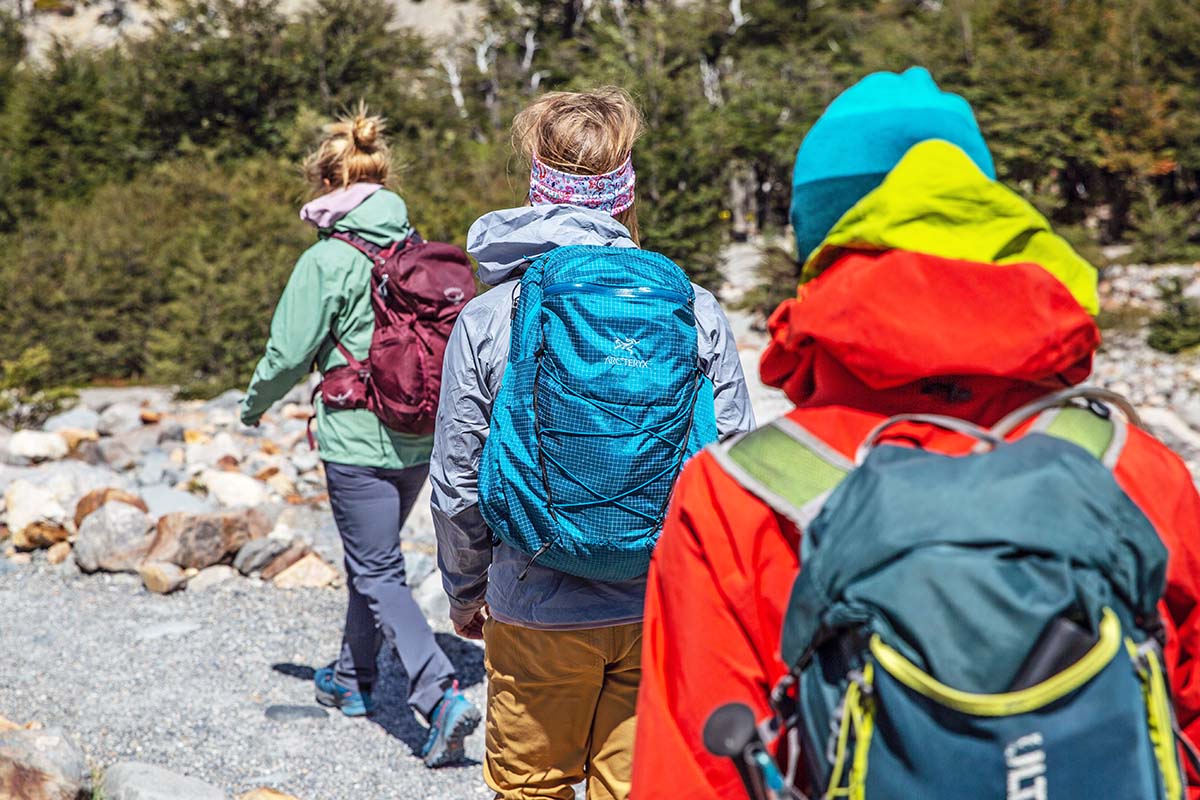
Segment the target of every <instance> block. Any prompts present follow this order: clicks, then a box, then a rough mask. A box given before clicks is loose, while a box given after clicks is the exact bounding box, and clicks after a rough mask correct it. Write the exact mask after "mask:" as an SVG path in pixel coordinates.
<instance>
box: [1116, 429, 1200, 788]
mask: <svg viewBox="0 0 1200 800" xmlns="http://www.w3.org/2000/svg"><path fill="white" fill-rule="evenodd" d="M1130 433H1131V436H1130V440H1129V443H1128V445H1126V447H1125V450H1124V452H1123V453H1122V455H1121V460H1120V462H1119V463H1118V464H1117V470H1116V477H1117V481H1118V482H1119V483H1120V484H1121V487H1122V488H1123V489H1124V490H1125V491H1126V493H1127V494H1128V495H1129V496H1130V498H1131V499H1132V500H1133V501H1134V502H1135V503H1136V504H1137V505H1138V507H1139V508H1140V509H1141V510H1142V513H1144V514H1145V515H1146V517H1147V518H1148V519H1149V520H1150V522H1151V523H1152V524H1153V525H1154V528H1155V530H1156V531H1158V534H1159V536H1160V537H1161V538H1162V541H1163V544H1164V545H1165V546H1166V548H1167V588H1166V592H1165V593H1164V594H1163V599H1162V601H1161V603H1160V605H1159V609H1160V612H1161V616H1162V620H1163V626H1164V627H1165V629H1166V634H1167V643H1166V646H1165V648H1164V649H1163V658H1164V660H1165V661H1166V667H1167V677H1168V679H1169V681H1170V685H1171V700H1172V703H1173V705H1174V707H1175V716H1176V719H1177V720H1178V722H1179V726H1180V728H1181V729H1182V730H1183V732H1184V734H1185V735H1186V736H1187V738H1188V739H1189V740H1190V741H1191V742H1193V743H1195V744H1196V745H1197V746H1200V495H1198V494H1197V492H1196V486H1195V484H1194V483H1193V482H1192V478H1191V476H1190V474H1189V472H1188V469H1187V466H1186V465H1184V463H1183V462H1182V461H1181V460H1180V459H1179V458H1178V457H1177V456H1175V454H1173V453H1171V452H1170V451H1169V450H1168V449H1167V448H1166V447H1165V446H1164V445H1162V444H1161V443H1160V442H1158V441H1156V440H1154V439H1152V438H1151V437H1150V436H1149V435H1147V434H1145V433H1143V432H1142V431H1140V430H1136V429H1135V430H1131V432H1130ZM1184 763H1185V764H1186V763H1187V762H1186V760H1185V762H1184ZM1188 772H1189V777H1190V780H1189V784H1190V787H1189V789H1188V797H1189V798H1190V800H1200V775H1197V774H1196V773H1195V772H1194V771H1193V770H1192V769H1191V768H1190V766H1189V767H1188Z"/></svg>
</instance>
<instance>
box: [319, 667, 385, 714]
mask: <svg viewBox="0 0 1200 800" xmlns="http://www.w3.org/2000/svg"><path fill="white" fill-rule="evenodd" d="M313 685H314V686H316V689H317V702H318V703H320V704H321V705H323V706H331V707H333V708H336V709H339V710H340V711H341V712H342V713H343V714H345V715H346V716H347V717H365V716H367V715H368V714H370V713H372V712H373V711H374V710H375V701H374V700H373V699H371V693H370V692H356V691H354V690H353V689H348V688H346V687H345V686H342V685H341V684H340V683H338V682H337V681H336V680H334V677H333V668H332V667H322V668H321V669H319V670H317V672H316V674H315V675H314V676H313Z"/></svg>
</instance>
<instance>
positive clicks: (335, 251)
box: [241, 107, 480, 767]
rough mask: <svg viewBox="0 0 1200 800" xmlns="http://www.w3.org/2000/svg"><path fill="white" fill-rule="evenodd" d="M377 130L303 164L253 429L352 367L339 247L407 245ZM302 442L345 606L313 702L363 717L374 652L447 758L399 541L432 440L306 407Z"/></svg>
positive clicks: (356, 291) (352, 318)
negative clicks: (305, 244)
mask: <svg viewBox="0 0 1200 800" xmlns="http://www.w3.org/2000/svg"><path fill="white" fill-rule="evenodd" d="M382 130H383V120H382V119H380V118H379V117H372V116H368V115H367V113H366V110H365V108H363V107H360V108H359V110H358V112H357V113H356V114H354V115H353V116H351V117H348V118H343V119H341V120H339V121H338V122H337V123H336V124H334V125H332V126H330V128H329V131H328V134H327V136H326V137H325V139H324V141H322V142H321V145H320V146H319V147H318V148H317V150H316V151H315V152H314V153H313V154H312V155H311V156H309V158H308V160H307V161H306V163H305V170H306V172H307V174H308V177H309V179H310V181H311V182H312V184H313V187H314V189H315V190H316V191H317V192H318V196H317V197H316V199H314V200H313V201H311V202H310V203H308V204H307V205H306V206H304V208H303V209H301V211H300V217H301V219H303V220H304V221H305V222H307V223H309V224H310V225H312V226H313V227H314V228H316V229H317V235H318V237H319V240H318V241H317V243H316V244H314V245H313V246H312V247H310V248H309V249H308V250H306V251H305V252H304V254H303V255H302V256H301V257H300V260H299V261H298V262H297V263H296V267H295V269H294V270H293V272H292V276H291V278H290V279H289V280H288V284H287V287H286V288H285V289H284V291H283V295H282V296H281V297H280V299H279V304H278V305H277V306H276V308H275V315H274V318H273V319H272V321H271V337H270V340H269V341H268V342H267V347H266V354H265V355H264V356H263V358H262V360H261V361H259V363H258V367H257V368H256V369H255V371H254V377H253V378H251V380H250V387H249V388H248V389H247V392H246V398H245V400H244V401H243V403H242V411H241V418H242V422H244V423H245V424H247V425H257V424H258V420H259V418H260V417H261V416H262V415H263V413H264V412H265V411H266V410H267V409H268V408H270V406H271V405H272V404H273V403H274V402H276V401H277V400H279V399H280V398H282V397H283V396H284V395H285V394H286V393H287V392H288V391H290V390H291V388H292V387H293V386H295V385H296V383H297V382H298V381H299V380H300V379H301V378H303V377H304V375H305V374H307V373H308V371H309V369H310V368H311V365H312V364H313V363H314V361H315V362H316V365H317V367H318V369H320V371H321V373H322V375H326V374H327V373H329V372H330V371H331V370H334V369H336V368H338V367H343V366H345V365H346V364H347V355H351V356H352V357H353V358H355V359H357V360H359V361H365V360H366V358H367V353H368V350H369V349H370V346H371V341H372V334H373V333H374V330H375V319H376V318H375V312H374V310H373V309H372V302H371V270H372V261H371V259H370V258H368V257H367V256H366V255H364V254H363V253H362V252H360V250H359V249H358V248H357V247H356V246H354V245H352V244H350V243H349V242H347V241H344V240H341V239H340V238H339V237H342V236H345V237H347V238H350V239H352V240H355V241H357V240H365V241H366V242H367V243H368V245H375V246H377V247H387V246H388V245H390V244H392V243H396V242H404V241H405V240H407V239H408V238H409V236H410V234H411V233H412V227H411V226H410V225H409V221H408V209H407V208H406V206H405V204H404V201H403V200H402V199H401V198H400V196H399V195H397V194H395V193H394V192H391V191H389V190H388V189H386V188H384V184H385V183H386V182H387V180H388V177H389V172H390V167H391V160H390V154H389V151H388V147H387V143H386V141H385V140H384V139H383V136H382ZM316 440H317V443H318V446H319V449H320V453H321V459H322V461H323V462H324V465H325V475H326V479H327V481H328V484H329V502H330V505H331V506H332V507H333V515H334V519H335V520H336V521H337V526H338V532H339V533H340V534H341V537H342V542H343V544H344V545H345V551H346V575H347V582H346V583H347V590H348V591H349V595H350V598H349V605H348V608H347V611H346V625H345V630H344V633H343V637H342V648H341V653H340V654H339V656H338V658H337V661H336V662H335V663H334V665H332V666H330V667H326V668H324V669H319V670H317V673H316V678H315V684H316V687H315V688H316V695H317V700H318V701H319V702H321V703H323V704H325V705H329V706H334V707H337V708H339V709H341V711H342V713H343V714H345V715H347V716H364V715H367V714H370V713H371V712H372V711H373V709H374V706H375V701H374V697H373V696H372V688H373V685H374V682H375V679H376V666H375V664H376V659H377V657H378V655H379V650H380V648H381V646H382V644H383V642H384V641H386V642H387V643H388V644H389V645H391V646H392V647H394V648H395V649H396V653H397V655H398V656H399V658H400V661H401V662H402V663H403V664H404V668H405V671H406V672H407V673H408V678H409V698H408V702H409V705H410V706H411V707H412V709H413V710H414V711H415V712H416V713H418V714H419V715H421V717H423V718H424V719H425V720H427V721H428V722H429V724H430V728H429V733H428V737H427V740H426V743H425V746H424V748H423V750H422V756H423V757H424V759H425V762H426V764H428V765H429V766H431V767H436V766H442V765H443V764H448V763H451V762H453V761H456V760H458V759H459V758H461V755H462V742H463V739H464V738H465V737H466V736H467V735H468V734H469V733H470V732H471V731H472V730H474V728H475V726H476V725H478V723H479V720H480V713H479V710H478V709H476V708H475V707H474V706H473V705H472V704H471V703H470V702H469V701H468V700H467V699H466V698H465V697H464V696H463V694H462V692H460V691H459V689H458V683H457V681H456V680H455V670H454V665H453V664H452V663H451V662H450V659H449V658H447V657H446V655H445V653H443V652H442V650H441V648H440V647H438V644H437V642H436V640H435V639H434V637H433V632H432V631H431V630H430V628H429V625H428V623H427V622H426V621H425V617H424V615H423V614H422V612H421V610H420V608H419V607H418V605H417V603H416V601H415V600H414V599H413V596H412V591H411V589H410V588H409V586H408V583H407V580H406V576H405V568H404V556H403V554H402V553H401V551H400V530H401V528H402V527H403V525H404V520H405V519H406V518H407V517H408V514H409V512H410V511H411V510H412V507H413V503H414V502H415V501H416V498H417V495H418V494H419V493H420V491H421V488H422V487H423V485H424V483H425V480H426V477H427V475H428V473H429V454H430V449H431V447H432V437H431V436H428V435H425V436H421V435H412V434H406V433H400V432H397V431H394V430H392V429H390V428H388V427H386V426H385V425H384V424H383V423H382V422H381V421H380V419H379V418H378V417H377V416H376V415H375V414H374V413H372V411H371V410H369V409H367V408H344V409H334V408H331V407H328V406H327V405H326V403H325V402H322V401H321V400H320V399H318V401H317V432H316Z"/></svg>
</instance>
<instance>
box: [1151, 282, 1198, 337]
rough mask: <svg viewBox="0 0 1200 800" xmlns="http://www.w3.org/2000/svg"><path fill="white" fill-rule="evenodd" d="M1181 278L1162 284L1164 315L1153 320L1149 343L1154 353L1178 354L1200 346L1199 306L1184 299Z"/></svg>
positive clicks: (1188, 299)
mask: <svg viewBox="0 0 1200 800" xmlns="http://www.w3.org/2000/svg"><path fill="white" fill-rule="evenodd" d="M1185 288H1186V286H1185V284H1184V281H1183V280H1182V279H1181V278H1169V279H1167V280H1165V281H1163V282H1162V283H1161V284H1160V287H1159V289H1160V292H1161V296H1162V301H1163V305H1164V308H1163V311H1162V312H1161V313H1160V314H1158V315H1157V316H1155V317H1154V319H1152V320H1150V336H1149V337H1148V342H1149V343H1150V346H1151V347H1153V348H1154V349H1155V350H1162V351H1163V352H1164V353H1178V352H1181V351H1183V350H1187V349H1190V348H1193V347H1197V346H1200V304H1197V303H1196V301H1195V300H1192V299H1190V298H1188V297H1185V296H1184V289H1185Z"/></svg>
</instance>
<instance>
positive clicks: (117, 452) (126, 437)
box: [97, 422, 160, 471]
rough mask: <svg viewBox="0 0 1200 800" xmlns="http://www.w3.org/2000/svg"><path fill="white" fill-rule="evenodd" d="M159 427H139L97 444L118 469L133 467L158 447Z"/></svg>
mask: <svg viewBox="0 0 1200 800" xmlns="http://www.w3.org/2000/svg"><path fill="white" fill-rule="evenodd" d="M159 433H160V431H159V429H158V428H157V427H155V426H147V427H141V423H140V422H139V427H137V428H135V429H133V430H130V431H125V432H124V433H119V434H116V435H114V436H111V437H109V438H107V439H102V440H101V441H100V443H99V444H98V445H97V446H98V447H99V448H100V455H102V456H103V457H104V460H105V461H106V462H107V463H108V465H109V466H111V467H112V468H113V469H116V470H121V471H124V470H127V469H133V468H134V467H136V466H137V464H138V462H139V461H141V459H142V457H143V456H145V455H146V454H147V453H149V452H151V451H153V450H155V449H156V448H157V447H158V436H159Z"/></svg>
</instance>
